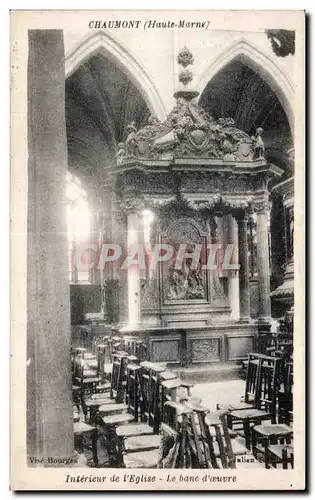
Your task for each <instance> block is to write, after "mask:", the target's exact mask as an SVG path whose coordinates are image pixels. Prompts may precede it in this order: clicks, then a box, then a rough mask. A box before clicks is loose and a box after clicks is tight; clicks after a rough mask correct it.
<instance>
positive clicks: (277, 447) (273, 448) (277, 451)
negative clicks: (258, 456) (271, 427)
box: [268, 444, 294, 460]
mask: <svg viewBox="0 0 315 500" xmlns="http://www.w3.org/2000/svg"><path fill="white" fill-rule="evenodd" d="M268 450H269V452H270V453H272V454H273V455H275V456H276V457H277V458H279V459H280V460H282V450H286V451H287V453H288V456H289V455H292V454H293V452H294V448H293V446H292V445H290V444H287V445H284V444H272V445H270V446H268Z"/></svg>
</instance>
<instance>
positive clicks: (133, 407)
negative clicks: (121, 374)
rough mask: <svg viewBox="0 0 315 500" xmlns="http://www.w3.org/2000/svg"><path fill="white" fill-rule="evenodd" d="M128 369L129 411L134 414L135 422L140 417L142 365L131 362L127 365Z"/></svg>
mask: <svg viewBox="0 0 315 500" xmlns="http://www.w3.org/2000/svg"><path fill="white" fill-rule="evenodd" d="M126 370H127V388H126V395H127V405H128V411H129V412H130V413H132V414H133V416H134V419H135V422H138V418H139V404H140V384H139V378H140V371H141V367H140V366H139V365H136V364H134V363H130V364H128V365H127V367H126Z"/></svg>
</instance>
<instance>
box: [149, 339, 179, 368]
mask: <svg viewBox="0 0 315 500" xmlns="http://www.w3.org/2000/svg"><path fill="white" fill-rule="evenodd" d="M152 359H153V361H154V362H162V361H168V362H172V361H173V362H178V363H179V362H180V340H179V339H178V340H153V341H152Z"/></svg>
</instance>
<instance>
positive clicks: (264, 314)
mask: <svg viewBox="0 0 315 500" xmlns="http://www.w3.org/2000/svg"><path fill="white" fill-rule="evenodd" d="M256 210H257V271H258V319H259V320H261V321H263V322H266V323H269V322H270V319H271V305H270V263H269V244H268V213H269V202H268V201H267V200H263V201H262V202H259V203H257V204H256Z"/></svg>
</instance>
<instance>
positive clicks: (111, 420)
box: [102, 413, 134, 426]
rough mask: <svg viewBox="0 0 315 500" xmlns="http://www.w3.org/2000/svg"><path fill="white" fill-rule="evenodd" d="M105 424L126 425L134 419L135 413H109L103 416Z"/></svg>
mask: <svg viewBox="0 0 315 500" xmlns="http://www.w3.org/2000/svg"><path fill="white" fill-rule="evenodd" d="M102 420H103V422H104V424H105V425H116V426H118V425H126V424H128V423H129V422H132V421H133V420H134V417H133V415H130V413H120V414H119V413H118V414H116V415H107V416H106V417H103V418H102Z"/></svg>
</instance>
